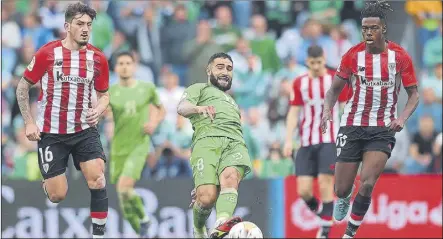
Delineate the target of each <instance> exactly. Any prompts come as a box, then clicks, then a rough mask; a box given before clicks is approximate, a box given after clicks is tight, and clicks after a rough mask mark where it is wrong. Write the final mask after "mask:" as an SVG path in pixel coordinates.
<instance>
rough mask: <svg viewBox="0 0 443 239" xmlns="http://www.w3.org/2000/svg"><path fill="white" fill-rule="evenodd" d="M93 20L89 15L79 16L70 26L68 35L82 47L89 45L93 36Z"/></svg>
mask: <svg viewBox="0 0 443 239" xmlns="http://www.w3.org/2000/svg"><path fill="white" fill-rule="evenodd" d="M91 30H92V19H91V17H90V16H89V15H87V14H77V15H76V16H75V17H74V19H72V21H71V23H70V24H69V29H68V34H69V35H70V37H71V38H72V39H73V40H74V41H75V42H76V43H77V44H78V45H80V46H85V45H86V44H88V41H89V37H90V36H91Z"/></svg>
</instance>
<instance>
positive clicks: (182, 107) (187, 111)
mask: <svg viewBox="0 0 443 239" xmlns="http://www.w3.org/2000/svg"><path fill="white" fill-rule="evenodd" d="M177 113H178V114H179V115H181V116H183V117H185V118H189V117H191V116H192V115H194V114H198V106H196V105H194V104H192V103H191V102H189V101H187V100H186V99H183V100H181V101H180V103H179V104H178V106H177Z"/></svg>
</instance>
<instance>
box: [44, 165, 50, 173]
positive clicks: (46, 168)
mask: <svg viewBox="0 0 443 239" xmlns="http://www.w3.org/2000/svg"><path fill="white" fill-rule="evenodd" d="M48 170H49V164H47V163H45V164H43V171H45V173H48Z"/></svg>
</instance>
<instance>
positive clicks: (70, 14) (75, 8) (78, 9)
mask: <svg viewBox="0 0 443 239" xmlns="http://www.w3.org/2000/svg"><path fill="white" fill-rule="evenodd" d="M77 14H86V15H88V16H89V17H91V19H92V20H94V19H95V16H97V12H96V11H95V10H94V9H93V8H91V7H90V6H88V5H86V4H84V3H81V2H77V3H74V4H69V5H68V7H67V8H66V12H65V22H69V23H70V22H72V19H74V17H75V16H76V15H77Z"/></svg>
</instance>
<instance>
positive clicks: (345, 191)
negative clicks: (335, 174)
mask: <svg viewBox="0 0 443 239" xmlns="http://www.w3.org/2000/svg"><path fill="white" fill-rule="evenodd" d="M351 190H352V184H351V186H350V187H343V186H341V187H340V186H337V185H336V186H335V188H334V193H335V195H336V196H337V197H338V198H346V197H347V196H349V194H350V193H351Z"/></svg>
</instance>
